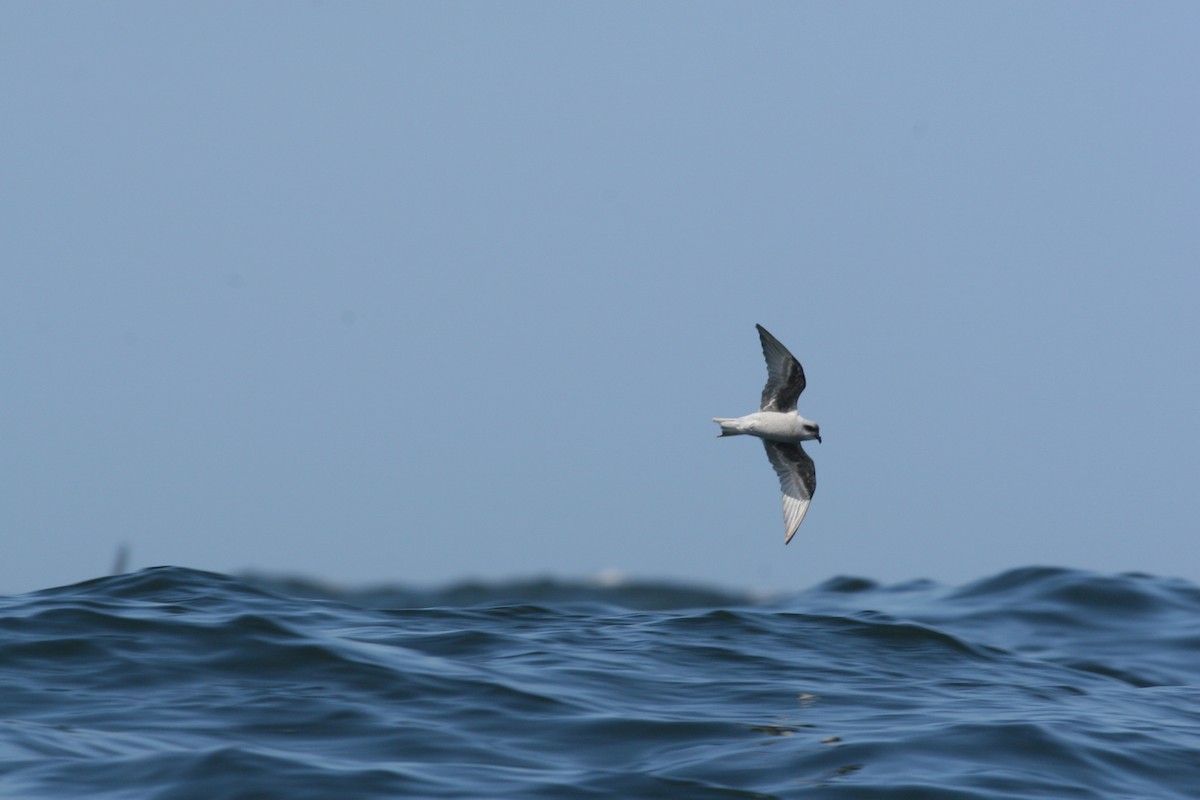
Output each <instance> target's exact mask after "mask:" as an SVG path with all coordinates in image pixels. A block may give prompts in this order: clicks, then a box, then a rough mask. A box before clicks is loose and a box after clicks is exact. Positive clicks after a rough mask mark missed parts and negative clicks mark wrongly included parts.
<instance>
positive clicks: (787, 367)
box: [754, 325, 804, 411]
mask: <svg viewBox="0 0 1200 800" xmlns="http://www.w3.org/2000/svg"><path fill="white" fill-rule="evenodd" d="M754 327H756V328H758V338H759V339H761V340H762V349H763V355H764V356H766V359H767V385H766V386H764V387H763V393H762V403H760V406H759V410H760V411H791V410H792V409H794V408H795V407H796V398H798V397H799V396H800V393H801V392H803V391H804V367H802V366H800V362H799V361H797V360H796V357H795V356H793V355H792V354H791V353H789V352H788V349H787V348H786V347H784V346H783V345H782V344H781V343H780V342H779V340H778V339H776V338H775V337H774V336H772V335H771V332H770V331H768V330H767V329H766V328H764V327H763V326H762V325H755V326H754Z"/></svg>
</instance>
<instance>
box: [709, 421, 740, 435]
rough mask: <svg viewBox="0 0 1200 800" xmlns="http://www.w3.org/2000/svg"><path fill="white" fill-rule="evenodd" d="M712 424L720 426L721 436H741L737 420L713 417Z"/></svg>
mask: <svg viewBox="0 0 1200 800" xmlns="http://www.w3.org/2000/svg"><path fill="white" fill-rule="evenodd" d="M713 422H715V423H717V424H718V425H720V426H721V433H720V434H719V435H721V436H741V435H742V432H741V431H740V430H738V426H737V422H738V421H737V420H736V419H730V418H726V417H713Z"/></svg>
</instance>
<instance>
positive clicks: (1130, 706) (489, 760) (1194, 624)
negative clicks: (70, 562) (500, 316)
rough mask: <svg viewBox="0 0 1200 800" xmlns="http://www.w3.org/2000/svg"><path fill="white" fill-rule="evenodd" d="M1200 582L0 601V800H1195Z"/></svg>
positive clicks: (1105, 578) (220, 593)
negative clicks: (757, 592)
mask: <svg viewBox="0 0 1200 800" xmlns="http://www.w3.org/2000/svg"><path fill="white" fill-rule="evenodd" d="M1198 687H1200V587H1197V586H1195V585H1193V584H1191V583H1188V582H1186V581H1182V580H1174V579H1166V578H1160V577H1153V576H1149V575H1141V574H1122V575H1106V574H1096V573H1090V572H1082V571H1076V570H1069V569H1056V568H1040V567H1031V568H1025V569H1019V570H1014V571H1009V572H1005V573H1002V574H999V575H996V576H993V577H989V578H986V579H983V580H979V581H976V582H973V583H969V584H966V585H963V586H944V585H939V584H935V583H932V582H929V581H913V582H909V583H903V584H898V585H880V584H876V583H873V582H871V581H869V580H865V579H860V578H836V579H832V580H829V581H827V582H825V583H822V584H821V585H819V586H816V587H813V588H812V589H809V590H807V591H803V592H800V593H797V594H792V595H787V596H779V597H770V598H763V597H754V596H750V595H742V594H738V593H732V592H722V591H714V590H708V589H705V588H703V587H690V586H685V585H676V584H666V583H664V584H659V583H654V582H641V583H637V582H634V583H617V584H616V585H597V584H593V583H589V582H586V581H583V582H564V581H551V580H545V581H529V582H515V583H507V584H474V585H460V586H455V587H449V588H446V589H442V590H428V591H425V590H417V589H405V588H395V587H379V588H375V589H363V590H357V591H351V590H341V589H337V588H336V587H329V586H324V585H321V584H318V583H313V582H307V581H303V580H287V579H281V578H273V577H270V576H263V575H244V576H229V575H220V574H214V573H208V572H199V571H196V570H189V569H183V568H177V567H161V568H155V569H148V570H143V571H141V572H136V573H130V574H124V575H117V576H112V577H104V578H98V579H96V580H91V581H87V582H84V583H80V584H77V585H73V586H66V587H61V588H54V589H47V590H45V591H40V592H34V593H31V594H25V595H19V596H12V597H7V598H3V599H0V797H2V798H21V799H22V800H24V798H44V797H55V798H104V799H105V800H118V799H121V800H125V799H128V800H133V799H134V798H136V799H137V800H145V799H147V798H152V799H154V800H191V799H192V798H195V799H196V800H222V799H228V800H234V799H235V798H236V799H237V800H251V799H252V798H254V799H256V800H257V799H261V798H286V799H287V800H302V799H303V798H321V799H322V800H324V799H326V798H329V799H331V800H355V799H356V798H410V797H411V798H688V799H689V800H709V799H711V800H718V798H719V799H720V800H734V799H735V798H747V799H748V798H863V799H864V800H865V799H867V798H871V799H872V800H874V799H876V798H878V799H879V800H883V799H884V798H886V799H887V800H899V799H900V798H912V799H913V800H983V799H984V798H988V799H989V800H990V799H993V798H1013V799H1014V800H1015V799H1016V798H1020V799H1021V800H1030V799H1032V798H1055V799H1056V800H1057V799H1058V798H1062V799H1063V800H1065V799H1066V798H1071V800H1078V799H1079V798H1103V799H1104V800H1111V799H1112V798H1139V800H1141V799H1144V798H1179V800H1185V799H1186V800H1196V798H1200V688H1198Z"/></svg>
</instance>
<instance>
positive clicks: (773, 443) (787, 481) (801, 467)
mask: <svg viewBox="0 0 1200 800" xmlns="http://www.w3.org/2000/svg"><path fill="white" fill-rule="evenodd" d="M756 327H757V328H758V338H759V340H760V341H761V342H762V348H763V355H764V356H765V357H766V359H767V385H766V386H764V387H763V393H762V401H761V402H760V404H759V405H760V408H759V410H758V411H756V412H754V413H753V414H747V415H745V416H744V417H714V418H713V422H715V423H717V424H718V425H720V426H721V436H756V437H758V438H759V439H762V440H763V446H764V447H765V448H766V450H767V458H768V459H769V460H770V461H771V466H772V467H774V468H775V474H776V475H778V476H779V485H780V488H781V489H782V491H783V524H784V544H787V543H788V542H790V541H792V537H793V536H795V535H796V529H797V528H799V527H800V523H801V522H803V521H804V515H805V514H807V513H808V506H809V503H811V502H812V495H813V492H815V491H816V489H817V471H816V468H815V467H814V466H813V462H812V459H811V458H809V457H808V453H805V452H804V448H803V447H801V446H800V443H801V442H806V441H808V440H810V439H816V440H817V441H818V442H819V441H821V429H820V428H819V427H818V426H817V423H815V422H813V421H812V420H808V419H805V418H804V417H802V416H800V414H799V412H797V411H796V400H797V399H798V398H799V397H800V393H801V392H803V391H804V387H805V383H806V382H805V379H804V368H803V367H801V366H800V362H799V361H797V360H796V358H795V357H794V356H793V355H792V354H791V353H790V352H788V349H787V348H786V347H784V346H783V345H782V344H781V343H780V342H779V340H778V339H776V338H775V337H774V336H772V335H771V334H770V332H769V331H768V330H767V329H766V328H764V327H763V326H762V325H757V326H756Z"/></svg>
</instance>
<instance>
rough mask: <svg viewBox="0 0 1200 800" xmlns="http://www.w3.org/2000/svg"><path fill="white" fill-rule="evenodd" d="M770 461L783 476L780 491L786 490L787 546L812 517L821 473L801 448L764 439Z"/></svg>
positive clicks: (784, 524) (784, 522) (784, 495)
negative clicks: (810, 510) (810, 507)
mask: <svg viewBox="0 0 1200 800" xmlns="http://www.w3.org/2000/svg"><path fill="white" fill-rule="evenodd" d="M763 446H764V447H766V448H767V458H769V459H770V460H771V466H772V467H774V468H775V474H776V475H778V476H779V488H780V489H781V490H783V527H784V531H785V538H784V540H783V543H784V544H787V543H788V542H790V541H792V537H793V536H795V535H796V529H797V528H799V527H800V523H801V522H803V521H804V515H805V514H807V513H808V504H809V503H810V502H812V496H813V492H815V491H816V490H817V470H816V467H814V466H813V461H812V459H811V458H809V457H808V453H806V452H804V448H802V447H801V446H800V445H798V444H784V443H782V442H773V441H771V440H770V439H763Z"/></svg>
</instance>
